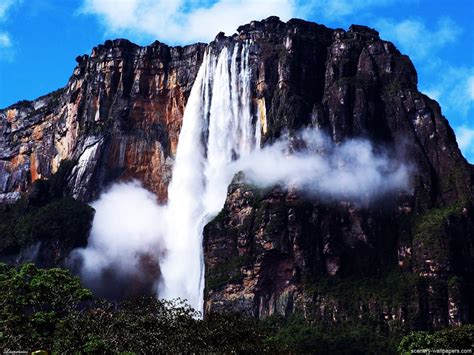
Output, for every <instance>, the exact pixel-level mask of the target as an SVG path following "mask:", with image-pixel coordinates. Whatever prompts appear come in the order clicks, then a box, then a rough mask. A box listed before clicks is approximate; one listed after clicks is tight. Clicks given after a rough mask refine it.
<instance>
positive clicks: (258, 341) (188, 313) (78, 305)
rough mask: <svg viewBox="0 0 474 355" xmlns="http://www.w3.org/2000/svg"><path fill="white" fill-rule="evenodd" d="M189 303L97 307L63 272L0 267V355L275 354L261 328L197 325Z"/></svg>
mask: <svg viewBox="0 0 474 355" xmlns="http://www.w3.org/2000/svg"><path fill="white" fill-rule="evenodd" d="M196 316H197V314H196V312H194V311H193V310H192V309H190V308H189V307H187V306H186V305H184V303H182V302H164V301H159V300H156V299H155V298H143V299H137V300H133V301H132V300H128V301H124V302H121V303H111V302H107V301H104V300H98V299H93V298H92V294H91V292H90V291H89V290H87V289H84V288H82V287H81V285H80V282H79V279H78V278H77V277H74V276H72V275H70V274H69V272H68V271H66V270H62V269H50V270H42V269H37V268H36V267H35V266H34V265H32V264H26V265H24V266H22V267H21V268H20V269H15V268H12V267H8V266H6V265H5V264H0V350H2V349H22V350H37V349H46V350H50V351H51V350H52V351H53V352H55V353H64V352H68V353H71V352H77V351H79V352H100V353H103V352H106V353H107V352H124V351H126V352H143V353H161V352H170V353H176V352H197V351H218V352H229V351H246V352H249V351H252V352H258V351H264V350H268V346H267V345H266V343H265V333H264V329H263V328H262V327H259V326H258V325H257V323H256V321H255V320H253V319H246V318H243V317H241V316H238V315H231V314H228V315H217V314H210V315H208V316H207V317H206V319H204V320H202V321H201V320H198V319H196Z"/></svg>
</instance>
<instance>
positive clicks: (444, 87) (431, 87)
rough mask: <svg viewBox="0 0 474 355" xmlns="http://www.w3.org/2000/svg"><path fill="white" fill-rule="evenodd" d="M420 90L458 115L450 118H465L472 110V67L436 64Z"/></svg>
mask: <svg viewBox="0 0 474 355" xmlns="http://www.w3.org/2000/svg"><path fill="white" fill-rule="evenodd" d="M435 69H436V68H435ZM422 91H423V92H425V93H426V94H427V95H428V96H430V97H431V98H433V99H435V100H437V101H439V102H440V104H441V106H442V107H443V108H444V109H446V111H448V112H449V113H450V114H452V113H455V114H457V115H458V116H459V117H451V118H452V119H454V118H465V117H467V116H468V114H469V113H470V112H471V110H474V67H470V68H467V67H451V66H447V65H444V66H437V70H433V71H432V75H431V80H430V81H428V82H427V83H426V84H425V85H424V87H422Z"/></svg>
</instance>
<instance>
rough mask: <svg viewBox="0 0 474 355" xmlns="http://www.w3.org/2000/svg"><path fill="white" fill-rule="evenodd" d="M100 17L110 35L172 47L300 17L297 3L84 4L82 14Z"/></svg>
mask: <svg viewBox="0 0 474 355" xmlns="http://www.w3.org/2000/svg"><path fill="white" fill-rule="evenodd" d="M80 12H81V13H84V14H92V15H96V16H97V17H98V18H99V20H100V21H101V22H102V23H103V24H104V25H105V27H106V30H107V31H108V32H109V33H110V34H117V33H125V34H130V33H131V34H135V35H138V36H151V37H154V38H157V39H160V40H162V41H167V42H170V43H184V44H187V43H192V42H197V41H209V40H211V39H213V38H214V36H215V35H216V34H217V33H218V32H220V31H224V32H226V33H227V34H228V35H230V34H232V33H234V32H235V30H236V29H237V27H238V26H239V25H241V24H243V23H246V22H249V21H250V20H254V19H262V18H265V17H267V16H270V15H276V16H280V17H281V18H282V19H284V20H288V19H289V18H291V17H292V16H294V15H295V13H296V4H295V1H293V0H259V1H254V0H235V1H233V0H218V1H216V2H214V3H212V4H210V5H209V4H207V3H205V2H203V1H196V0H177V1H167V0H158V1H152V0H132V1H125V0H84V2H83V6H82V8H81V10H80Z"/></svg>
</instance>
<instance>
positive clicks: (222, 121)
mask: <svg viewBox="0 0 474 355" xmlns="http://www.w3.org/2000/svg"><path fill="white" fill-rule="evenodd" d="M249 46H250V44H249V43H248V42H246V43H243V44H235V45H234V46H233V48H232V47H226V46H225V47H223V48H222V50H221V51H220V53H219V54H218V55H217V56H216V55H215V54H214V53H212V50H211V49H208V50H207V51H206V53H205V55H204V58H203V62H202V64H201V67H200V69H199V72H198V74H197V77H196V80H195V83H194V85H193V88H192V90H191V94H190V96H189V99H188V103H187V105H186V108H185V112H184V116H183V126H182V128H181V132H180V135H179V141H178V148H177V152H176V160H175V165H174V167H173V174H172V181H171V183H170V185H169V189H168V206H167V209H166V225H167V226H168V228H167V230H166V233H165V237H164V239H165V240H164V242H165V248H166V255H165V257H164V258H162V260H161V262H160V268H161V273H162V279H161V282H160V285H159V286H158V295H159V296H160V297H161V298H165V299H174V298H178V297H179V298H181V299H187V302H188V303H189V304H190V305H191V306H192V307H193V308H195V309H196V310H198V311H201V312H202V311H203V292H204V257H203V250H202V232H203V228H204V226H205V225H206V224H207V223H208V222H209V221H210V220H211V219H212V218H213V217H215V216H216V215H217V213H218V212H219V211H220V210H221V209H222V207H223V205H224V202H225V198H226V195H227V187H228V185H229V183H230V181H231V179H232V174H233V172H232V169H228V166H229V164H230V163H231V162H232V161H234V160H236V159H238V158H240V157H243V156H246V155H248V154H249V153H250V152H251V151H252V150H253V149H254V148H255V147H259V146H260V125H259V122H258V120H257V122H256V123H255V127H253V122H252V121H253V117H252V113H251V90H250V79H251V74H250V65H249Z"/></svg>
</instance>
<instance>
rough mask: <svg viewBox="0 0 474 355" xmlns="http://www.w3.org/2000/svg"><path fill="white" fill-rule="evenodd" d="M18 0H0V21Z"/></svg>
mask: <svg viewBox="0 0 474 355" xmlns="http://www.w3.org/2000/svg"><path fill="white" fill-rule="evenodd" d="M19 2H20V0H0V21H2V20H4V19H5V17H6V16H7V13H8V10H9V9H10V8H11V7H12V6H13V5H15V4H16V3H19Z"/></svg>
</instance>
